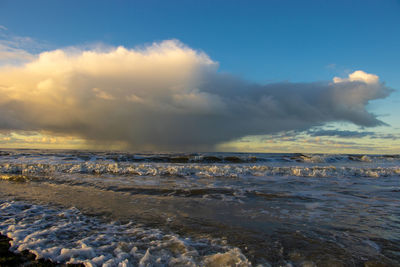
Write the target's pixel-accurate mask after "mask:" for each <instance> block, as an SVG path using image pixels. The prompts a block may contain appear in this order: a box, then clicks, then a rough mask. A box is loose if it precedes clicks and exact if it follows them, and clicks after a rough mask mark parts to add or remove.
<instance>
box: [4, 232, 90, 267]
mask: <svg viewBox="0 0 400 267" xmlns="http://www.w3.org/2000/svg"><path fill="white" fill-rule="evenodd" d="M11 240H12V239H11V238H8V237H7V236H5V235H2V234H0V266H27V267H29V266H37V267H53V266H68V267H83V266H84V265H83V264H59V263H55V262H52V261H51V260H45V259H38V260H37V259H36V256H35V255H34V254H33V253H31V252H29V251H28V250H24V251H22V252H21V253H15V252H12V251H10V247H11V245H10V241H11Z"/></svg>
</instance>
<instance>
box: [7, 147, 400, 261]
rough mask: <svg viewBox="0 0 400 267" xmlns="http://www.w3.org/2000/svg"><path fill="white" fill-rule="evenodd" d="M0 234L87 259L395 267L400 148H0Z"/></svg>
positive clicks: (38, 249)
mask: <svg viewBox="0 0 400 267" xmlns="http://www.w3.org/2000/svg"><path fill="white" fill-rule="evenodd" d="M0 233H1V234H3V235H7V236H8V237H10V238H12V239H13V241H12V244H11V245H12V247H11V249H12V250H14V251H23V250H26V249H27V250H29V251H31V252H32V253H34V254H36V255H37V257H38V258H46V259H51V260H53V261H55V262H59V263H84V264H85V265H86V266H400V155H343V154H341V155H332V154H329V155H328V154H326V155H324V154H245V153H237V154H236V153H175V154H162V153H160V154H157V153H152V154H151V153H147V154H146V153H141V154H133V153H126V152H91V151H72V150H1V151H0Z"/></svg>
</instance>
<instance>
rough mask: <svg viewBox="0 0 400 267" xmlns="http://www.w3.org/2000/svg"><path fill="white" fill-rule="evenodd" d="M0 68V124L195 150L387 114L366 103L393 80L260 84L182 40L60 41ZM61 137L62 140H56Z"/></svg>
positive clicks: (368, 77)
mask: <svg viewBox="0 0 400 267" xmlns="http://www.w3.org/2000/svg"><path fill="white" fill-rule="evenodd" d="M26 61H27V62H26V63H25V64H23V65H14V66H11V65H8V66H3V67H2V68H0V81H1V82H0V94H1V96H2V97H1V99H0V130H3V131H12V132H16V133H18V132H19V131H35V132H38V133H41V132H46V135H55V136H66V137H68V138H70V137H75V138H77V139H79V140H85V142H86V144H90V145H93V146H99V145H104V144H106V145H112V144H119V145H121V144H122V148H125V149H157V150H191V149H202V150H205V149H212V148H214V147H215V145H217V144H219V143H222V142H228V141H231V140H235V139H238V138H241V137H243V136H246V135H261V134H270V133H275V132H279V131H284V130H305V129H308V128H310V127H313V126H316V125H322V124H324V123H327V122H332V121H348V122H351V123H354V124H357V125H361V126H377V125H381V124H382V122H381V121H380V120H378V119H377V118H376V116H375V115H374V114H371V113H369V112H368V111H367V110H366V105H367V104H368V102H369V101H371V100H374V99H379V98H384V97H386V96H387V95H388V94H389V93H390V89H389V88H387V87H386V86H385V85H384V84H383V83H381V82H380V81H379V77H378V76H376V75H373V74H368V73H365V72H363V71H356V72H354V73H352V74H350V75H349V77H347V78H338V77H335V78H334V80H333V83H332V82H315V83H276V84H267V85H261V84H254V83H250V82H247V81H244V80H242V79H239V78H237V77H234V76H230V75H227V74H220V73H218V63H217V62H215V61H213V60H211V59H210V58H209V57H208V56H207V55H206V54H205V53H202V52H199V51H196V50H194V49H191V48H189V47H187V46H185V45H183V44H182V43H180V42H179V41H176V40H168V41H164V42H161V43H154V44H152V45H150V46H147V47H144V48H138V49H127V48H124V47H115V48H108V49H91V50H81V49H78V48H73V47H72V48H68V49H58V50H54V51H47V52H43V53H40V54H39V55H30V54H29V57H27V58H26ZM60 140H61V139H60Z"/></svg>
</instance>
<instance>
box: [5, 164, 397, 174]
mask: <svg viewBox="0 0 400 267" xmlns="http://www.w3.org/2000/svg"><path fill="white" fill-rule="evenodd" d="M0 173H8V174H10V173H11V174H24V175H28V174H31V175H35V174H51V173H68V174H74V173H83V174H117V175H133V176H162V177H165V176H178V177H209V178H216V177H231V178H238V177H246V176H265V177H268V176H298V177H372V178H379V177H388V176H399V175H400V166H389V167H371V166H357V167H347V166H270V165H260V164H254V165H252V164H179V163H144V164H143V163H106V162H83V163H75V164H70V163H67V164H41V163H30V164H21V163H0Z"/></svg>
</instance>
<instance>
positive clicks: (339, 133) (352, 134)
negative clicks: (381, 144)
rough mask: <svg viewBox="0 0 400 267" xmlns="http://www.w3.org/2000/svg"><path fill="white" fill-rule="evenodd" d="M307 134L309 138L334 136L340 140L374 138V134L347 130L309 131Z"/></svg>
mask: <svg viewBox="0 0 400 267" xmlns="http://www.w3.org/2000/svg"><path fill="white" fill-rule="evenodd" d="M307 134H309V135H310V136H335V137H341V138H362V137H366V136H374V135H375V132H365V131H363V132H361V131H347V130H309V131H307Z"/></svg>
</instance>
